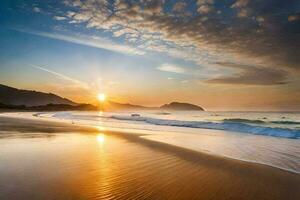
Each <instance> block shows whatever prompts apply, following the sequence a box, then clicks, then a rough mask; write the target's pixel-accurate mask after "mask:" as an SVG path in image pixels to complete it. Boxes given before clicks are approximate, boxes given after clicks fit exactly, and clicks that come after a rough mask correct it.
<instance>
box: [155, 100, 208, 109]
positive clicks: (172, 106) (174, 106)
mask: <svg viewBox="0 0 300 200" xmlns="http://www.w3.org/2000/svg"><path fill="white" fill-rule="evenodd" d="M160 108H161V109H165V110H199V111H204V109H203V108H202V107H200V106H197V105H194V104H190V103H180V102H172V103H169V104H165V105H162V106H161V107H160Z"/></svg>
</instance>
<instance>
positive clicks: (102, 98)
mask: <svg viewBox="0 0 300 200" xmlns="http://www.w3.org/2000/svg"><path fill="white" fill-rule="evenodd" d="M105 99H106V95H105V94H104V93H99V94H98V100H99V101H100V102H104V101H105Z"/></svg>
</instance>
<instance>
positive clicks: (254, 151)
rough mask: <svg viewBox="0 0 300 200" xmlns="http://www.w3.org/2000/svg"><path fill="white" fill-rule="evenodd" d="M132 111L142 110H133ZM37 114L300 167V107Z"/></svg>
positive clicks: (279, 165)
mask: <svg viewBox="0 0 300 200" xmlns="http://www.w3.org/2000/svg"><path fill="white" fill-rule="evenodd" d="M132 113H139V114H140V116H131V114H132ZM34 115H35V116H36V118H37V117H40V118H47V119H54V120H66V121H69V122H72V123H75V124H85V125H93V126H97V127H108V128H119V129H121V130H122V131H123V130H126V129H127V130H129V131H130V132H133V130H135V131H138V132H140V133H142V134H147V135H146V136H144V138H146V139H150V140H154V141H159V142H163V143H167V144H172V145H176V146H180V147H184V148H188V149H192V150H196V151H200V152H206V153H210V154H215V155H218V156H224V157H229V158H234V159H238V160H243V161H249V162H255V163H261V164H266V165H270V166H274V167H277V168H281V169H285V170H289V171H292V172H296V173H300V139H299V138H297V137H298V136H299V134H300V128H299V125H300V114H299V113H274V112H199V111H198V112H161V111H144V112H141V111H139V112H118V113H109V112H108V113H100V112H52V113H38V114H34ZM275 122H276V123H275ZM279 122H280V123H279ZM218 129H224V130H218ZM147 131H151V132H150V133H147ZM247 131H248V132H249V131H250V133H248V132H247ZM266 133H267V134H269V135H266ZM296 136H297V137H296Z"/></svg>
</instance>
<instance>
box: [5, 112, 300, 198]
mask: <svg viewBox="0 0 300 200" xmlns="http://www.w3.org/2000/svg"><path fill="white" fill-rule="evenodd" d="M0 125H1V127H2V129H1V131H2V132H6V134H5V135H2V136H0V140H1V139H2V138H6V137H9V134H11V133H14V134H16V136H13V137H17V138H18V135H20V134H21V135H22V134H24V135H26V134H29V135H30V134H43V133H45V134H48V135H49V134H50V135H51V134H60V133H65V134H68V133H70V135H71V134H73V133H80V134H92V135H97V134H99V132H101V134H105V135H107V137H116V138H122V140H123V139H125V140H127V141H129V142H130V143H132V144H133V145H141V146H143V148H146V149H150V150H151V151H153V155H156V153H155V152H157V153H163V154H165V155H166V156H171V157H176V159H179V160H180V162H183V163H185V164H184V165H186V164H192V165H193V166H194V167H192V171H194V170H195V171H197V170H200V169H201V170H204V171H205V173H204V174H205V175H204V174H202V175H204V176H203V177H198V178H197V176H196V177H195V178H196V179H197V181H199V184H200V185H201V184H202V182H204V183H205V182H210V181H212V180H214V179H216V178H218V179H219V178H220V177H219V176H220V174H222V176H221V177H223V178H222V180H220V183H218V184H217V185H215V186H211V187H212V188H210V191H214V190H220V187H221V188H222V187H224V185H231V187H229V188H227V187H225V188H226V189H224V188H223V189H221V190H222V191H223V190H224V191H223V192H222V193H224V195H225V197H228V198H229V197H232V198H233V199H235V198H237V197H244V195H249V196H248V198H244V199H251V198H250V197H252V199H253V198H254V197H257V198H264V199H298V198H299V197H300V192H299V191H300V190H299V189H300V176H299V174H296V173H293V172H289V171H285V170H281V169H278V168H275V167H271V166H267V165H263V164H257V163H251V162H245V161H241V160H235V159H230V158H224V157H221V156H215V155H210V154H206V153H202V152H197V151H193V150H189V149H185V148H181V147H178V146H174V145H170V144H166V143H162V142H157V141H151V140H148V139H145V138H143V137H141V136H142V135H141V134H131V133H126V132H117V131H109V130H99V129H97V128H95V127H88V126H81V125H80V126H79V125H74V124H70V123H65V122H57V121H49V120H39V119H35V118H33V119H20V118H10V117H3V116H0ZM140 159H143V158H142V157H141V158H140ZM157 162H159V161H157ZM148 164H149V165H150V166H151V167H150V168H152V169H155V167H156V165H157V164H158V163H155V162H151V163H148ZM170 170H171V171H170V173H174V174H176V173H182V174H185V173H188V172H186V171H185V170H182V171H181V170H180V171H173V170H172V169H170ZM160 173H162V172H160ZM217 174H219V175H217ZM161 176H162V178H163V177H164V174H162V175H161ZM148 178H149V177H148ZM145 180H147V178H146V177H145ZM173 181H175V182H177V184H180V182H181V180H180V179H178V180H173ZM197 181H195V185H197ZM204 183H203V184H204ZM215 184H216V183H215ZM240 184H242V185H243V187H242V188H244V187H246V188H248V187H250V188H248V189H250V190H251V191H252V192H253V194H251V195H252V196H251V195H250V193H248V192H249V190H248V189H245V188H244V189H241V188H240V187H241V185H240ZM256 184H258V185H256ZM222 185H223V186H222ZM251 185H252V186H251ZM195 187H196V186H195ZM214 187H215V188H214ZM236 189H238V190H241V191H238V192H236V191H235V190H236ZM170 190H171V191H172V188H170ZM243 190H245V191H243ZM265 190H268V191H269V192H273V194H264V193H265V192H264V191H265ZM231 193H232V194H231ZM185 195H186V194H185ZM226 195H227V196H226ZM253 195H254V196H253ZM196 196H197V195H196ZM199 197H202V198H203V196H201V195H200V194H199ZM204 197H208V196H207V194H205V195H204ZM225 197H224V198H223V199H226V198H225ZM220 198H221V196H215V198H212V199H220Z"/></svg>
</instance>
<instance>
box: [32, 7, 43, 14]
mask: <svg viewBox="0 0 300 200" xmlns="http://www.w3.org/2000/svg"><path fill="white" fill-rule="evenodd" d="M32 10H33V12H36V13H39V12H41V9H40V8H39V7H33V9H32Z"/></svg>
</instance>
